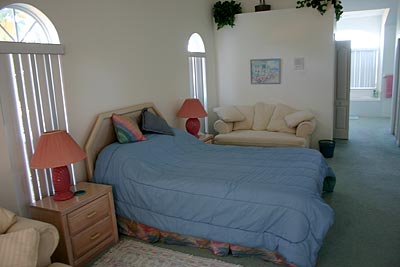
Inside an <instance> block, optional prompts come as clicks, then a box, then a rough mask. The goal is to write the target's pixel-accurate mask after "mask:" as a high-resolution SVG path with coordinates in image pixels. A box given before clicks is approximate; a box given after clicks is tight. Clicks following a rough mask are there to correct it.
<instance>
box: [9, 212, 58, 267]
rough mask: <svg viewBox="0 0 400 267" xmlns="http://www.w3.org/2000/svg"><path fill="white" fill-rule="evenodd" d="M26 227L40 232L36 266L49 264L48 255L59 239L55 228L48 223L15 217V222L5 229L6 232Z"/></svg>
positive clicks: (49, 255)
mask: <svg viewBox="0 0 400 267" xmlns="http://www.w3.org/2000/svg"><path fill="white" fill-rule="evenodd" d="M26 228H34V229H35V230H36V231H38V232H39V234H40V241H39V252H38V261H37V266H38V267H44V266H49V265H50V263H51V260H50V257H51V255H52V254H53V252H54V250H55V249H56V247H57V245H58V241H59V235H58V231H57V228H56V227H55V226H53V225H51V224H49V223H45V222H41V221H36V220H31V219H27V218H23V217H17V222H16V223H15V224H13V225H12V226H11V227H10V228H9V229H8V230H7V233H11V232H16V231H19V230H22V229H26Z"/></svg>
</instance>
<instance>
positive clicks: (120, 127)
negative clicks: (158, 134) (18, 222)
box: [111, 114, 147, 144]
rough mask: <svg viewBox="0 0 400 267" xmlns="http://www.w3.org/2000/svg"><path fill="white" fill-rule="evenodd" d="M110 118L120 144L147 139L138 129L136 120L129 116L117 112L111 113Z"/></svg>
mask: <svg viewBox="0 0 400 267" xmlns="http://www.w3.org/2000/svg"><path fill="white" fill-rule="evenodd" d="M111 118H112V121H113V124H114V130H115V134H116V136H117V139H118V142H120V143H121V144H124V143H134V142H139V141H145V140H147V139H146V137H144V136H143V134H142V132H141V131H140V129H139V126H138V125H137V123H136V120H134V119H132V118H130V117H123V116H119V115H117V114H113V115H112V117H111Z"/></svg>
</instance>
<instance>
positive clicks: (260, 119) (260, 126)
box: [253, 102, 275, 131]
mask: <svg viewBox="0 0 400 267" xmlns="http://www.w3.org/2000/svg"><path fill="white" fill-rule="evenodd" d="M274 110H275V105H273V104H266V103H261V102H260V103H256V105H255V107H254V122H253V130H255V131H263V130H265V129H267V125H268V123H269V121H270V120H271V117H272V114H273V113H274Z"/></svg>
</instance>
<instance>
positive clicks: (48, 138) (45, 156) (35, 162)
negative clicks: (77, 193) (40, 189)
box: [30, 130, 86, 201]
mask: <svg viewBox="0 0 400 267" xmlns="http://www.w3.org/2000/svg"><path fill="white" fill-rule="evenodd" d="M84 158H86V153H85V152H84V151H83V150H82V148H80V147H79V145H78V144H77V143H76V142H75V141H74V139H72V137H71V136H70V135H69V134H68V133H67V132H66V131H63V130H56V131H50V132H44V133H43V134H42V136H40V138H39V142H38V144H37V146H36V150H35V153H34V154H33V156H32V158H31V162H30V167H31V168H33V169H46V168H52V178H53V186H54V191H55V194H54V196H53V199H54V200H56V201H61V200H67V199H70V198H72V197H73V196H74V194H73V193H72V192H71V191H70V189H69V188H70V185H71V181H70V175H69V170H68V167H67V166H66V165H68V164H71V163H74V162H77V161H80V160H82V159H84Z"/></svg>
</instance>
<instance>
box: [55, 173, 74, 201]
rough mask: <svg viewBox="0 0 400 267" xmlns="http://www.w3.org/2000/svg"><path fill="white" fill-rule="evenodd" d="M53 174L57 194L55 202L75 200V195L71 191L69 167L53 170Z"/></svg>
mask: <svg viewBox="0 0 400 267" xmlns="http://www.w3.org/2000/svg"><path fill="white" fill-rule="evenodd" d="M52 173H53V186H54V192H55V194H54V196H53V199H54V200H55V201H63V200H67V199H71V198H73V197H74V194H73V193H72V192H71V191H70V190H69V187H70V185H71V182H70V176H69V170H68V167H67V166H61V167H55V168H53V171H52Z"/></svg>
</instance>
